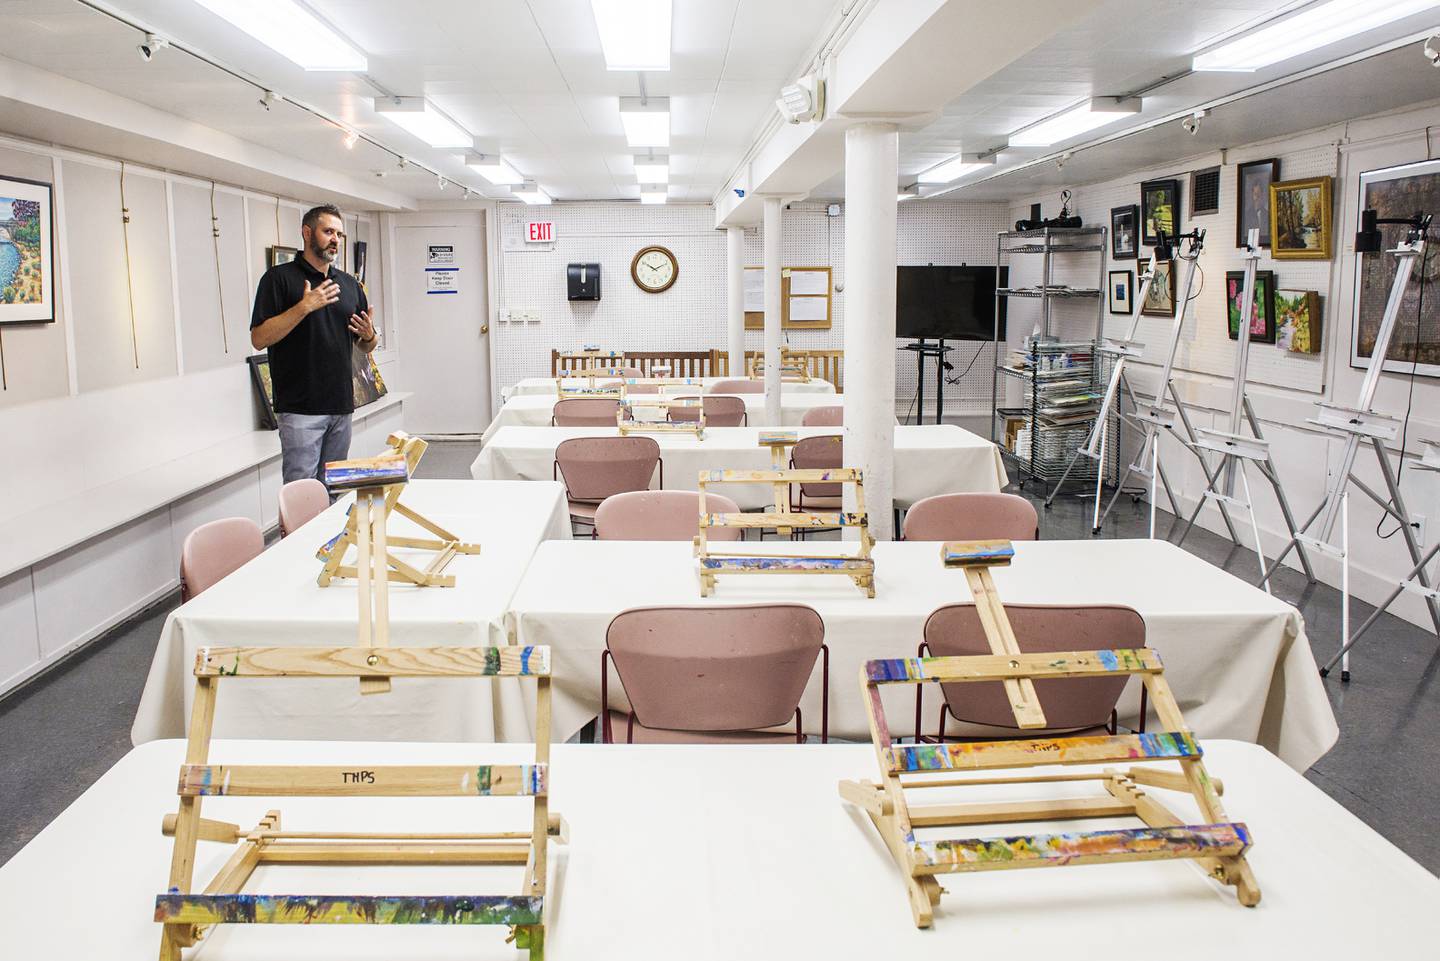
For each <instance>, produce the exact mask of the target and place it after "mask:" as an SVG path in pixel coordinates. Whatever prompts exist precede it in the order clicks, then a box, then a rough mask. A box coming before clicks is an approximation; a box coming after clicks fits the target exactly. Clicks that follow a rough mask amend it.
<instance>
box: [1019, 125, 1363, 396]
mask: <svg viewBox="0 0 1440 961" xmlns="http://www.w3.org/2000/svg"><path fill="white" fill-rule="evenodd" d="M1270 157H1274V158H1276V159H1278V160H1279V161H1280V171H1279V179H1281V180H1298V179H1302V178H1306V177H1320V176H1335V174H1336V173H1337V171H1338V168H1339V154H1338V151H1337V149H1336V147H1335V145H1333V144H1322V145H1315V146H1307V147H1306V148H1304V149H1301V150H1294V151H1291V152H1282V151H1278V150H1277V149H1276V147H1275V145H1273V144H1271V145H1269V146H1259V147H1253V148H1244V149H1238V150H1231V151H1229V152H1228V153H1227V154H1226V156H1225V157H1223V158H1222V157H1221V156H1220V155H1219V154H1210V155H1206V156H1202V157H1197V158H1193V159H1191V160H1190V161H1186V162H1182V163H1180V164H1176V165H1172V166H1170V167H1166V168H1150V169H1146V170H1140V171H1137V172H1135V173H1133V174H1131V175H1129V176H1127V177H1124V178H1121V179H1118V180H1111V181H1106V182H1104V183H1099V184H1091V185H1088V186H1084V187H1073V188H1071V190H1072V193H1073V197H1072V199H1071V209H1072V210H1073V211H1074V212H1075V213H1077V214H1079V215H1080V216H1081V217H1083V218H1084V219H1085V223H1086V224H1087V225H1088V224H1097V225H1099V224H1103V225H1105V226H1107V227H1108V226H1109V223H1110V209H1111V208H1112V207H1123V206H1128V205H1130V204H1136V205H1138V204H1139V203H1140V184H1141V183H1142V182H1143V181H1147V180H1160V179H1168V178H1174V179H1176V180H1179V181H1180V204H1179V206H1180V230H1181V231H1189V230H1191V229H1193V228H1194V227H1197V226H1198V227H1203V228H1204V229H1205V231H1206V236H1205V249H1204V250H1203V251H1202V252H1201V255H1200V260H1199V272H1197V274H1196V278H1195V289H1196V291H1198V293H1196V294H1193V295H1192V297H1193V299H1192V302H1191V305H1190V314H1189V316H1188V317H1187V318H1186V321H1185V326H1184V328H1183V329H1182V330H1181V332H1180V346H1179V349H1178V350H1177V351H1176V354H1175V367H1176V369H1177V370H1179V371H1182V372H1184V371H1188V372H1193V373H1201V374H1210V375H1214V376H1217V377H1229V376H1231V375H1232V374H1233V373H1234V370H1235V346H1236V343H1237V342H1236V341H1233V340H1231V339H1230V335H1229V330H1228V323H1227V319H1226V310H1225V273H1226V271H1231V270H1242V269H1244V266H1245V262H1244V260H1243V258H1242V253H1243V252H1242V251H1241V250H1240V249H1239V248H1237V247H1236V245H1235V197H1236V190H1237V182H1236V181H1237V176H1236V170H1237V165H1238V164H1241V163H1247V162H1249V161H1251V160H1263V159H1267V158H1270ZM1222 159H1223V166H1221V168H1220V212H1219V213H1216V214H1208V215H1204V216H1200V217H1194V218H1191V217H1190V216H1189V211H1190V176H1189V175H1190V171H1192V170H1202V169H1205V168H1206V167H1212V166H1215V165H1217V164H1221V162H1222ZM1058 197H1059V190H1051V191H1047V192H1046V193H1044V194H1038V195H1035V196H1031V197H1025V198H1022V199H1021V200H1019V201H1017V202H1016V203H1015V204H1014V205H1012V206H1011V208H1010V219H1012V220H1014V219H1018V218H1020V217H1024V216H1028V213H1029V209H1030V204H1031V203H1035V202H1040V203H1042V204H1043V205H1044V213H1045V216H1047V217H1050V216H1054V215H1055V214H1056V213H1058V207H1059V200H1058ZM1339 209H1340V205H1339V195H1338V185H1337V196H1336V207H1335V216H1337V217H1338V212H1339ZM1336 229H1337V231H1338V226H1337V227H1336ZM1337 237H1338V233H1337ZM1337 249H1338V243H1337ZM1261 254H1262V256H1261V258H1260V262H1259V264H1258V267H1257V269H1259V270H1271V271H1274V273H1275V286H1276V287H1277V288H1281V289H1285V290H1313V291H1316V292H1317V293H1319V294H1320V299H1321V308H1320V309H1321V317H1322V324H1323V325H1324V329H1325V330H1326V331H1327V332H1326V333H1325V334H1324V339H1325V342H1326V344H1327V345H1333V344H1335V343H1337V342H1338V343H1342V344H1343V343H1344V340H1343V338H1342V339H1341V340H1339V341H1336V340H1335V339H1333V338H1332V335H1331V334H1330V333H1329V332H1328V330H1329V329H1330V328H1331V327H1332V325H1334V324H1336V323H1338V324H1339V325H1340V327H1341V328H1343V329H1345V330H1346V331H1348V327H1349V318H1348V317H1345V316H1341V317H1338V318H1337V317H1336V316H1335V312H1334V311H1333V310H1332V309H1331V307H1332V305H1331V304H1330V303H1329V300H1330V297H1329V296H1328V294H1329V292H1330V289H1331V271H1332V269H1333V267H1334V263H1335V261H1324V260H1320V261H1316V260H1274V259H1273V258H1271V257H1270V256H1269V249H1268V248H1266V249H1263V250H1262V251H1261ZM1149 256H1150V249H1149V248H1148V247H1141V248H1140V256H1139V259H1138V260H1122V261H1114V262H1111V263H1110V264H1109V266H1108V267H1107V270H1130V271H1133V272H1134V273H1135V281H1134V290H1135V293H1136V295H1137V296H1138V293H1139V287H1140V281H1139V274H1140V271H1141V270H1142V269H1143V268H1144V265H1145V263H1146V260H1147V258H1148V257H1149ZM1022 259H1023V260H1029V261H1034V263H1033V264H1026V265H1024V267H1023V269H1024V270H1026V271H1033V273H1028V272H1027V273H1022V274H1020V279H1019V280H1018V281H1016V282H1023V283H1029V282H1034V281H1035V280H1036V279H1037V278H1038V272H1039V259H1040V258H1038V257H1028V258H1016V260H1022ZM1013 270H1015V267H1012V271H1013ZM1087 275H1088V276H1087V277H1086V278H1079V277H1074V278H1072V277H1071V276H1070V275H1068V274H1067V273H1066V272H1064V271H1057V273H1056V275H1055V279H1056V281H1057V282H1059V283H1072V284H1078V283H1084V284H1085V285H1086V286H1090V285H1092V284H1093V283H1094V276H1095V275H1094V273H1093V271H1089V270H1088V269H1087ZM1202 277H1203V286H1202ZM1182 280H1183V277H1182V276H1181V272H1180V267H1179V265H1178V264H1177V273H1176V282H1177V284H1178V283H1180V282H1181V281H1182ZM1135 309H1136V311H1137V312H1138V311H1139V309H1140V307H1139V304H1138V303H1137V304H1136V306H1135ZM1016 313H1018V311H1017V312H1016ZM1013 316H1014V314H1012V317H1013ZM1091 316H1092V317H1093V315H1091ZM1104 318H1105V334H1106V336H1108V337H1116V338H1120V337H1124V336H1125V334H1126V333H1127V331H1128V329H1129V325H1130V322H1131V317H1130V316H1128V315H1124V314H1111V313H1110V312H1109V310H1108V307H1107V308H1106V310H1105V313H1104ZM1068 329H1069V328H1066V330H1067V331H1068ZM1172 329H1173V322H1172V321H1171V320H1170V318H1166V317H1141V319H1140V324H1139V327H1138V329H1137V332H1136V335H1135V336H1136V339H1137V340H1139V341H1141V342H1142V343H1143V344H1144V345H1145V355H1144V362H1145V363H1153V364H1155V365H1157V366H1159V365H1161V364H1163V363H1164V361H1165V350H1166V349H1167V348H1168V346H1169V341H1170V334H1171V331H1172ZM1028 330H1029V327H1028V325H1019V324H1016V323H1014V322H1013V321H1012V323H1011V325H1010V340H1011V342H1012V344H1013V343H1018V342H1019V341H1020V340H1023V339H1024V336H1025V333H1026V332H1027V331H1028ZM1062 336H1063V334H1062ZM1328 349H1333V347H1330V346H1327V350H1328ZM1247 379H1248V380H1249V381H1251V382H1253V383H1259V384H1269V385H1272V386H1275V387H1284V388H1289V389H1292V390H1299V391H1304V392H1307V393H1313V394H1319V393H1322V392H1323V391H1324V389H1325V360H1324V354H1323V353H1322V354H1297V353H1293V352H1291V351H1288V350H1285V349H1283V348H1280V347H1277V346H1275V345H1273V344H1259V343H1256V344H1252V345H1251V347H1250V363H1249V369H1248V375H1247Z"/></svg>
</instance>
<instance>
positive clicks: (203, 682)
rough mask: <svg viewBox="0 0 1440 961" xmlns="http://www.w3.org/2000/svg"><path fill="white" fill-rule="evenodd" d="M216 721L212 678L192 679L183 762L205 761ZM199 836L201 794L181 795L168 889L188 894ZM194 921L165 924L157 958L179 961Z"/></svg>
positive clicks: (190, 941)
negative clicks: (188, 727) (192, 696)
mask: <svg viewBox="0 0 1440 961" xmlns="http://www.w3.org/2000/svg"><path fill="white" fill-rule="evenodd" d="M214 725H215V680H214V679H213V678H209V677H197V678H196V679H195V706H194V707H193V708H192V709H191V711H190V735H189V739H188V741H187V743H186V745H185V763H186V764H204V763H205V761H206V759H207V757H208V756H209V753H210V732H211V731H212V730H213V729H214ZM199 839H200V798H198V797H182V798H181V799H180V811H179V813H178V814H177V815H176V817H175V848H174V850H173V852H172V853H171V856H170V883H169V884H168V885H167V886H166V890H167V891H174V892H178V893H180V894H189V893H190V886H191V884H192V883H193V881H194V876H195V845H196V842H197V841H198V840H199ZM195 940H196V932H195V926H194V925H193V924H167V925H165V926H164V929H163V931H162V933H161V935H160V961H179V958H180V949H181V948H182V947H186V946H188V945H191V944H194V943H195Z"/></svg>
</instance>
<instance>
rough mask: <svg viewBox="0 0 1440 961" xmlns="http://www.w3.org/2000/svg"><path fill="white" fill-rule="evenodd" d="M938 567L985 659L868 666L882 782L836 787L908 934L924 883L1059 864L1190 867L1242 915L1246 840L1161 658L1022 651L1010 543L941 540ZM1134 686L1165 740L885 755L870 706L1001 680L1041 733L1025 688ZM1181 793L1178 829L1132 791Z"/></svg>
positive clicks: (932, 900) (1254, 890) (924, 913)
mask: <svg viewBox="0 0 1440 961" xmlns="http://www.w3.org/2000/svg"><path fill="white" fill-rule="evenodd" d="M941 556H942V559H943V563H944V564H945V566H946V567H956V568H960V569H961V570H963V571H964V572H965V579H966V582H967V583H968V584H969V587H970V593H971V595H972V597H973V598H974V600H975V609H976V613H977V614H978V615H979V620H980V624H981V626H982V628H983V629H984V631H985V637H986V639H987V640H988V641H989V644H990V650H991V653H990V654H988V655H978V656H970V657H923V658H897V659H892V660H875V661H867V662H866V664H865V667H864V668H863V669H862V671H861V675H860V686H861V691H862V694H863V696H864V698H865V706H866V711H867V713H868V714H869V719H870V737H871V741H872V742H873V744H874V747H875V753H876V756H877V758H878V759H879V762H880V783H879V784H875V783H872V782H870V781H841V782H840V796H841V797H842V798H843V799H844V800H846V801H849V802H850V803H852V804H854V805H856V806H857V807H859V808H861V809H862V810H864V811H865V812H866V813H867V814H868V815H869V816H870V820H871V821H872V822H873V823H874V825H875V829H876V830H877V831H879V832H880V836H881V837H882V838H883V839H884V841H885V844H886V847H888V848H889V850H890V854H891V856H892V857H893V858H894V859H895V862H896V864H897V865H898V866H899V868H900V871H901V873H902V874H903V876H904V880H905V888H906V892H907V894H908V895H909V901H910V909H911V913H912V915H913V916H914V919H915V925H916V927H921V928H928V927H930V926H931V924H932V923H933V921H934V907H935V905H937V904H939V903H940V895H941V894H942V893H943V889H942V888H941V887H940V884H939V882H938V881H937V880H936V875H939V874H947V873H964V872H975V871H994V870H1006V869H1011V868H1039V867H1064V866H1066V865H1071V864H1099V863H1119V862H1127V861H1155V860H1168V859H1176V858H1180V859H1192V860H1196V861H1198V862H1199V864H1200V866H1201V867H1202V868H1204V870H1205V871H1206V873H1207V874H1209V875H1210V876H1211V877H1213V878H1214V879H1215V880H1217V881H1219V882H1220V883H1222V884H1226V885H1230V886H1233V887H1234V888H1235V892H1236V897H1237V898H1238V899H1239V901H1240V903H1241V904H1243V905H1245V906H1247V907H1253V906H1254V905H1256V904H1257V903H1259V901H1260V888H1259V886H1258V885H1257V884H1256V881H1255V876H1254V874H1253V873H1252V871H1251V869H1250V866H1249V864H1248V863H1247V862H1246V860H1245V852H1246V850H1248V848H1249V847H1250V833H1249V831H1248V830H1247V829H1246V827H1245V825H1244V824H1239V823H1231V822H1229V821H1228V820H1227V819H1226V816H1225V812H1224V809H1223V808H1222V807H1221V804H1220V797H1219V795H1220V793H1221V791H1222V790H1223V786H1222V785H1221V783H1220V782H1219V781H1216V780H1213V779H1212V778H1211V777H1210V776H1209V774H1208V773H1207V772H1206V770H1205V765H1204V763H1203V761H1201V750H1200V745H1199V744H1197V743H1196V741H1195V739H1194V737H1193V736H1192V735H1191V733H1190V731H1189V729H1188V728H1187V727H1186V726H1185V719H1184V717H1183V716H1182V715H1181V713H1180V708H1179V706H1178V705H1177V704H1176V702H1175V698H1174V696H1173V695H1172V694H1171V692H1170V687H1169V685H1168V684H1167V683H1166V681H1165V676H1164V668H1163V667H1162V666H1161V664H1160V658H1159V656H1158V655H1156V654H1155V652H1154V651H1152V650H1150V649H1148V648H1140V649H1138V650H1111V651H1074V652H1068V653H1044V654H1025V653H1022V652H1021V651H1020V648H1019V646H1018V644H1017V643H1016V640H1015V635H1014V632H1013V631H1012V630H1011V628H1010V622H1009V619H1008V617H1007V616H1006V613H1005V608H1004V605H1002V604H1001V603H1000V598H999V595H998V594H997V593H996V591H995V583H994V580H993V579H992V577H991V574H990V569H991V568H992V567H997V566H1004V565H1008V564H1009V563H1010V560H1011V558H1012V557H1013V556H1014V548H1013V547H1012V546H1011V544H1010V542H1009V541H979V542H973V543H947V544H945V545H943V546H942V548H941ZM1116 675H1138V676H1139V677H1140V679H1141V681H1142V682H1143V683H1144V685H1145V689H1146V691H1147V692H1148V694H1149V697H1150V700H1151V702H1152V703H1153V704H1154V705H1155V710H1156V713H1157V714H1158V715H1159V718H1160V722H1161V725H1162V726H1163V727H1164V728H1165V732H1164V733H1159V734H1124V735H1111V736H1104V737H1045V738H1041V739H1036V740H1011V741H970V742H963V743H961V742H951V743H939V744H920V743H916V744H897V743H895V741H894V739H893V738H892V736H891V733H890V728H889V726H888V724H887V722H886V719H885V710H884V707H883V705H882V703H881V699H880V688H881V687H882V686H884V685H890V684H930V683H966V682H981V681H989V682H995V681H999V682H1001V683H1002V684H1003V685H1004V686H1005V691H1006V695H1007V698H1008V700H1009V701H1010V707H1011V710H1012V712H1013V713H1014V717H1015V722H1016V724H1018V725H1019V726H1020V727H1021V728H1029V729H1035V728H1043V727H1045V713H1044V710H1043V708H1042V706H1041V704H1040V701H1039V699H1038V698H1037V697H1036V694H1035V687H1034V682H1035V681H1037V680H1042V679H1043V680H1047V681H1048V680H1052V679H1056V680H1058V679H1067V678H1083V677H1114V676H1116ZM1110 761H1115V762H1149V761H1178V762H1179V765H1180V771H1179V772H1178V773H1177V772H1174V771H1155V770H1149V769H1147V768H1143V767H1132V768H1130V769H1129V770H1125V771H1120V770H1116V769H1113V768H1107V769H1105V770H1104V771H1103V772H1100V773H1093V774H1092V773H1084V774H1023V773H1021V774H1010V773H1001V774H994V775H989V774H983V775H982V776H979V777H960V776H957V775H958V774H960V773H961V772H990V771H1005V770H1006V769H1020V770H1021V771H1023V770H1025V769H1028V768H1031V767H1035V766H1039V765H1056V764H1094V763H1104V762H1110ZM1074 781H1095V782H1098V783H1099V784H1100V786H1101V787H1103V788H1104V789H1105V792H1106V793H1105V794H1104V795H1097V796H1095V797H1092V798H1063V799H1062V798H1049V799H1041V800H1033V801H1007V802H972V803H966V804H942V805H927V806H914V807H912V806H911V805H910V804H909V802H908V801H907V800H906V793H905V792H906V791H912V790H920V789H933V788H974V787H981V786H986V785H1013V784H1054V783H1059V782H1074ZM1146 788H1159V789H1163V790H1171V791H1180V792H1184V793H1187V794H1189V795H1190V796H1191V798H1193V800H1194V801H1195V804H1196V805H1197V806H1198V807H1199V809H1200V812H1201V816H1202V818H1203V819H1204V821H1205V823H1203V824H1198V825H1186V823H1185V820H1184V819H1182V818H1180V817H1178V816H1176V815H1175V814H1172V813H1171V812H1170V811H1169V810H1168V809H1167V808H1166V807H1165V806H1164V805H1163V804H1161V803H1160V802H1159V801H1157V800H1155V799H1154V798H1153V797H1151V796H1150V795H1149V794H1148V793H1147V792H1146V791H1145V790H1144V789H1146ZM1116 817H1136V818H1139V819H1140V820H1141V821H1143V822H1144V823H1145V827H1143V828H1139V829H1123V830H1116V829H1104V830H1099V831H1092V832H1068V831H1067V832H1065V833H1043V834H1035V835H1030V836H1001V837H981V838H966V837H960V838H943V839H933V840H932V839H929V838H925V839H921V838H918V837H917V836H916V833H915V832H916V829H917V828H930V827H947V826H952V827H953V826H958V825H964V824H1009V823H1019V822H1026V821H1065V820H1072V819H1083V818H1116Z"/></svg>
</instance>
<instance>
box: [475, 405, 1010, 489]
mask: <svg viewBox="0 0 1440 961" xmlns="http://www.w3.org/2000/svg"><path fill="white" fill-rule="evenodd" d="M839 431H840V428H838V427H799V428H796V433H797V434H799V436H801V437H811V436H815V435H818V434H835V433H838V432H839ZM618 433H619V432H618V431H617V430H616V429H615V428H612V427H502V428H500V429H499V430H498V431H496V432H495V435H494V437H492V438H491V439H490V442H489V443H487V444H486V445H485V446H484V447H483V448H481V450H480V454H479V456H478V457H476V458H475V462H474V463H473V464H471V465H470V475H471V476H472V477H474V478H476V479H477V480H550V479H551V478H552V477H553V470H554V463H555V448H556V447H557V446H558V445H559V444H560V442H561V441H563V440H566V439H567V438H570V437H614V436H616V435H617V434H618ZM759 433H760V430H759V428H755V427H709V428H706V430H705V437H704V439H703V440H697V439H696V438H695V436H694V435H689V434H653V435H650V436H653V437H654V438H655V440H656V441H658V442H659V444H660V460H661V462H662V463H663V464H664V467H665V487H666V489H668V490H695V489H696V486H697V483H696V478H697V477H698V475H699V473H700V471H702V470H720V469H732V470H754V469H761V468H767V467H769V466H770V451H769V449H768V448H764V447H761V446H759V443H758V435H759ZM1006 483H1007V478H1006V476H1005V465H1004V464H1003V463H1002V462H1001V460H1000V449H999V448H998V447H996V446H995V445H994V444H992V443H990V442H989V441H988V440H986V439H985V438H983V437H979V436H977V435H975V434H972V433H970V432H969V431H967V430H964V429H963V428H960V427H956V426H955V425H953V424H925V425H918V426H916V425H902V426H899V427H896V428H895V505H896V506H897V507H909V506H910V505H911V504H913V503H915V502H916V501H918V500H920V499H921V498H924V497H929V496H931V495H932V494H951V493H956V492H960V491H982V492H984V491H998V490H1000V489H1001V488H1003V487H1004V486H1005V484H1006ZM712 489H713V490H715V491H717V492H719V493H722V494H726V495H728V496H730V497H733V498H735V500H736V501H737V502H738V503H739V504H740V506H741V507H742V508H745V509H750V508H758V507H762V506H764V505H766V504H768V503H770V501H771V492H770V490H769V488H768V487H766V486H765V485H764V484H716V485H715V486H714V487H713V488H712Z"/></svg>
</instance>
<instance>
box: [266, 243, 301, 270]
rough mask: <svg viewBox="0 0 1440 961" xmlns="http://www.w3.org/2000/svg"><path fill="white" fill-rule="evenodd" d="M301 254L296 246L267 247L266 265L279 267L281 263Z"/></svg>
mask: <svg viewBox="0 0 1440 961" xmlns="http://www.w3.org/2000/svg"><path fill="white" fill-rule="evenodd" d="M299 254H300V251H299V250H297V249H296V248H294V247H266V248H265V266H266V267H278V266H279V265H281V264H288V263H289V262H290V261H292V260H294V259H295V258H296V257H297V256H299Z"/></svg>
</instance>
